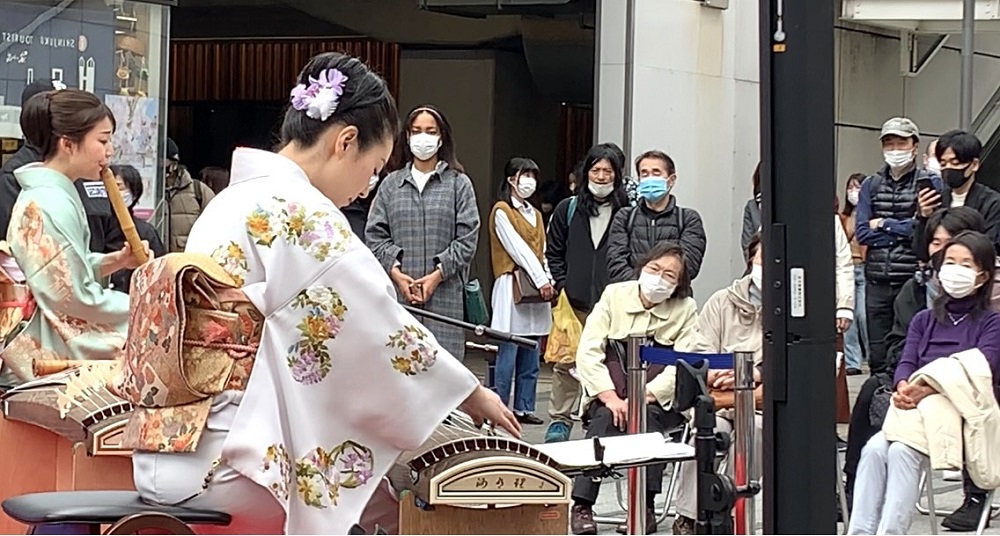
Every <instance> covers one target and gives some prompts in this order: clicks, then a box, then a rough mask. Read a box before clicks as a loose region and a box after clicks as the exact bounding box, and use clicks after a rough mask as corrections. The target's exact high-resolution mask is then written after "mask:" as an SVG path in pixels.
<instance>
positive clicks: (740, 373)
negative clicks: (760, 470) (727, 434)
mask: <svg viewBox="0 0 1000 536" xmlns="http://www.w3.org/2000/svg"><path fill="white" fill-rule="evenodd" d="M753 358H754V354H753V352H736V353H735V354H734V355H733V369H734V371H735V376H736V377H735V386H734V390H735V399H734V401H733V405H734V407H735V410H736V422H735V426H734V436H735V437H734V441H735V443H734V447H733V457H734V458H735V459H734V460H733V462H734V465H733V474H734V476H735V477H736V479H735V480H736V482H735V483H736V489H746V488H747V487H748V486H749V485H751V483H756V482H759V481H760V475H758V474H757V471H756V464H755V463H754V459H756V456H757V453H756V452H754V444H755V443H754V439H755V437H754V435H755V433H756V427H755V426H754V415H755V413H756V408H755V404H754V389H755V387H756V386H755V385H754V380H753V371H754V359H753ZM755 502H756V501H755V500H754V497H753V495H749V496H743V497H740V498H739V499H737V503H736V534H756V528H757V520H756V508H755V507H756V504H755Z"/></svg>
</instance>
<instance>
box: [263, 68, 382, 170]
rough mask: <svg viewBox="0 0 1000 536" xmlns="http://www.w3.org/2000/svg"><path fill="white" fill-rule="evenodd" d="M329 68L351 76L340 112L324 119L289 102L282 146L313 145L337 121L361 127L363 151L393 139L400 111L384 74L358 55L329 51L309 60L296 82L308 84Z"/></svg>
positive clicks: (282, 131)
mask: <svg viewBox="0 0 1000 536" xmlns="http://www.w3.org/2000/svg"><path fill="white" fill-rule="evenodd" d="M327 69H337V70H338V71H340V72H341V73H343V75H344V76H346V77H347V82H346V83H345V84H344V92H343V94H342V95H341V96H340V99H339V101H338V102H337V109H336V111H334V113H333V115H331V116H330V117H328V118H327V120H326V121H320V120H319V119H313V118H311V117H308V116H307V115H306V112H305V111H300V110H296V109H295V108H294V107H292V106H291V104H289V105H288V109H287V110H286V111H285V120H284V121H283V122H282V124H281V146H282V147H284V146H285V145H288V144H290V143H292V142H295V143H297V144H299V145H301V146H302V147H312V146H313V145H315V144H316V141H317V140H319V137H320V136H321V135H322V134H323V133H324V132H325V131H326V129H328V128H330V127H331V126H332V125H335V124H339V125H354V126H356V127H358V148H359V149H360V150H362V151H364V150H365V149H368V148H369V147H371V146H372V145H374V144H376V143H380V142H382V141H384V140H386V139H387V138H391V137H392V136H393V135H394V134H395V132H396V129H397V125H398V124H399V112H398V111H397V110H396V100H395V99H394V98H393V97H392V94H391V93H389V88H388V87H387V86H386V84H385V81H384V80H382V77H380V76H379V75H377V74H375V72H374V71H372V70H371V69H369V68H368V66H367V65H365V64H364V63H363V62H362V61H361V60H359V59H357V58H355V57H352V56H348V55H345V54H341V53H339V52H325V53H323V54H319V55H317V56H314V57H313V58H312V59H311V60H309V63H307V64H306V66H305V67H304V68H303V69H302V72H301V73H299V77H298V80H297V81H296V83H297V84H305V85H306V86H308V85H309V83H310V82H309V77H310V76H311V77H314V78H318V77H319V75H320V73H322V72H324V71H326V70H327Z"/></svg>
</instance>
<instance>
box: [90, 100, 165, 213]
mask: <svg viewBox="0 0 1000 536" xmlns="http://www.w3.org/2000/svg"><path fill="white" fill-rule="evenodd" d="M104 103H105V104H107V105H108V108H111V112H112V113H114V114H115V122H116V123H117V124H118V128H117V129H115V133H114V135H113V136H112V138H111V145H112V146H113V147H114V151H115V155H114V157H113V158H112V159H111V161H112V162H113V163H115V164H118V165H130V166H133V167H135V168H136V169H138V170H139V174H140V175H142V190H143V192H142V197H141V198H139V202H138V203H136V205H135V215H136V216H138V217H141V218H146V219H148V218H149V216H151V215H152V213H153V209H154V208H155V204H156V201H155V199H154V195H153V193H154V192H155V191H156V172H157V168H158V166H159V159H158V158H157V154H156V149H157V144H156V140H157V136H158V133H159V131H160V104H159V101H157V100H156V99H153V98H149V97H129V96H126V95H105V97H104Z"/></svg>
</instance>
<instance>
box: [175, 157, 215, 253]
mask: <svg viewBox="0 0 1000 536" xmlns="http://www.w3.org/2000/svg"><path fill="white" fill-rule="evenodd" d="M164 172H165V176H166V178H165V180H166V185H167V187H166V196H167V209H168V210H169V212H170V218H169V219H168V220H167V221H168V222H169V223H170V229H169V232H168V233H167V235H168V238H169V246H170V251H173V252H176V251H184V246H185V244H187V239H188V235H189V234H190V233H191V227H192V226H193V225H194V222H195V221H196V220H197V219H198V217H199V216H201V213H202V212H204V211H205V207H206V206H208V203H209V202H211V201H212V199H214V198H215V192H213V191H212V189H211V188H210V187H209V186H208V185H207V184H205V183H204V182H202V181H201V180H200V179H197V178H194V177H192V176H191V172H190V171H188V169H187V167H185V166H183V165H182V164H181V155H180V151H179V150H178V148H177V143H175V142H174V140H172V139H170V138H167V158H166V165H165V166H164Z"/></svg>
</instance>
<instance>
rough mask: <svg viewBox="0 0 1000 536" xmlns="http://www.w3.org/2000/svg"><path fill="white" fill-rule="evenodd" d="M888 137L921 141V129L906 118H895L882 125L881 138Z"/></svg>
mask: <svg viewBox="0 0 1000 536" xmlns="http://www.w3.org/2000/svg"><path fill="white" fill-rule="evenodd" d="M886 136H899V137H901V138H914V139H917V140H919V139H920V129H918V128H917V124H916V123H914V122H913V121H911V120H909V119H907V118H905V117H893V118H892V119H890V120H888V121H886V122H885V123H883V124H882V135H881V136H879V138H880V139H881V138H885V137H886Z"/></svg>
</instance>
